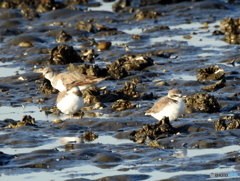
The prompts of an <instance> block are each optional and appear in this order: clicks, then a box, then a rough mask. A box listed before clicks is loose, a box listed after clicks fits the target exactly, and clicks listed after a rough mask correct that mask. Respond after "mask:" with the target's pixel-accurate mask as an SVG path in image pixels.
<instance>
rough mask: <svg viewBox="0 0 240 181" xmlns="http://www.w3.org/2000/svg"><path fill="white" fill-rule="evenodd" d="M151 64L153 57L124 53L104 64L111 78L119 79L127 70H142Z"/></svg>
mask: <svg viewBox="0 0 240 181" xmlns="http://www.w3.org/2000/svg"><path fill="white" fill-rule="evenodd" d="M151 65H153V59H151V58H150V57H148V56H146V55H141V54H136V55H124V56H123V57H120V58H118V59H117V60H115V61H114V62H113V63H111V64H108V65H107V66H106V68H107V71H108V74H109V75H110V76H111V78H113V79H121V78H123V77H125V76H127V75H128V73H127V71H129V70H142V69H144V68H146V67H148V66H151Z"/></svg>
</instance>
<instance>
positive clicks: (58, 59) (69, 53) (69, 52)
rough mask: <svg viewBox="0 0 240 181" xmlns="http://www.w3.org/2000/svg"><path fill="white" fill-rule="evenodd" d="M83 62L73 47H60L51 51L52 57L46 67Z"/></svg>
mask: <svg viewBox="0 0 240 181" xmlns="http://www.w3.org/2000/svg"><path fill="white" fill-rule="evenodd" d="M80 62H83V61H82V59H81V57H80V56H79V55H78V53H77V52H76V51H75V50H74V49H73V47H72V46H68V45H64V44H62V45H58V46H56V47H55V48H53V49H52V50H51V57H50V58H49V59H48V60H47V61H46V62H45V64H46V65H64V64H69V63H80Z"/></svg>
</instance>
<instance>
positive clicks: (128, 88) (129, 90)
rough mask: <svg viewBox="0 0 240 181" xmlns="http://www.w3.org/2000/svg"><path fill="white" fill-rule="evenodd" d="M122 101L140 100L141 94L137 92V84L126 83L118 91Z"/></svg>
mask: <svg viewBox="0 0 240 181" xmlns="http://www.w3.org/2000/svg"><path fill="white" fill-rule="evenodd" d="M116 93H117V94H118V95H119V97H120V98H121V99H125V100H126V99H127V100H128V99H131V98H138V97H139V96H140V94H139V92H137V91H136V84H134V83H131V82H125V85H124V87H123V88H121V89H119V90H117V91H116Z"/></svg>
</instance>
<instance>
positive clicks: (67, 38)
mask: <svg viewBox="0 0 240 181" xmlns="http://www.w3.org/2000/svg"><path fill="white" fill-rule="evenodd" d="M71 39H72V36H71V35H69V34H67V32H65V31H63V30H62V31H61V32H60V33H59V37H58V38H57V39H56V42H57V43H65V42H68V41H70V40H71Z"/></svg>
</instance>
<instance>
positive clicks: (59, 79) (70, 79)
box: [40, 67, 105, 92]
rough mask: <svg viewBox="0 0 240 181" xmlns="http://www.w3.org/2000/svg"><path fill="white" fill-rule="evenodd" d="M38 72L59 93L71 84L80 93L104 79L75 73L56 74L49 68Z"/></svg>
mask: <svg viewBox="0 0 240 181" xmlns="http://www.w3.org/2000/svg"><path fill="white" fill-rule="evenodd" d="M40 72H42V74H43V77H45V78H46V79H48V80H49V81H50V82H51V85H52V86H53V87H54V88H55V89H58V90H59V91H60V92H62V91H66V90H67V88H66V86H67V85H71V84H78V87H79V89H80V91H81V90H84V89H86V88H88V87H90V86H91V85H92V84H94V83H98V82H100V81H102V80H104V79H105V78H98V77H95V76H91V75H85V74H80V73H77V72H63V73H59V74H58V73H57V72H55V71H54V70H53V69H51V68H50V67H45V68H44V69H43V70H42V71H40Z"/></svg>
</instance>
